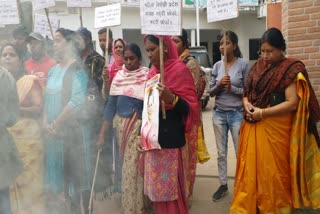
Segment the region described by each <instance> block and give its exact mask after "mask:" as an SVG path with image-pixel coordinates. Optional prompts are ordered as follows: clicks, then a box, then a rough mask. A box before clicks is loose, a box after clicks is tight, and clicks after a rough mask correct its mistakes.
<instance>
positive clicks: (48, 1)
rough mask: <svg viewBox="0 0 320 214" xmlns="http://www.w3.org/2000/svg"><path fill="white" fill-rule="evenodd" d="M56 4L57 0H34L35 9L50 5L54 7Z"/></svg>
mask: <svg viewBox="0 0 320 214" xmlns="http://www.w3.org/2000/svg"><path fill="white" fill-rule="evenodd" d="M55 5H56V2H55V0H33V1H32V7H33V10H34V11H36V10H41V9H45V8H48V7H53V6H55Z"/></svg>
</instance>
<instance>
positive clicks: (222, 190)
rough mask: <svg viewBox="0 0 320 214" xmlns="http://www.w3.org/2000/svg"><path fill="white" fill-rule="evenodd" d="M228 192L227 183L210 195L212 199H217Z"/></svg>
mask: <svg viewBox="0 0 320 214" xmlns="http://www.w3.org/2000/svg"><path fill="white" fill-rule="evenodd" d="M226 193H228V185H227V184H225V185H221V186H220V187H219V189H218V190H217V191H216V192H215V193H214V194H213V195H212V200H213V201H219V200H220V199H221V198H222V197H223V196H225V194H226Z"/></svg>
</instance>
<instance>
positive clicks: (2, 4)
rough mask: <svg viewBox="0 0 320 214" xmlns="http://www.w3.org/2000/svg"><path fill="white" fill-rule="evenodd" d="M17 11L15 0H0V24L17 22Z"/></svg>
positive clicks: (18, 20)
mask: <svg viewBox="0 0 320 214" xmlns="http://www.w3.org/2000/svg"><path fill="white" fill-rule="evenodd" d="M19 23H20V19H19V13H18V7H17V1H16V0H0V24H1V25H10V24H19Z"/></svg>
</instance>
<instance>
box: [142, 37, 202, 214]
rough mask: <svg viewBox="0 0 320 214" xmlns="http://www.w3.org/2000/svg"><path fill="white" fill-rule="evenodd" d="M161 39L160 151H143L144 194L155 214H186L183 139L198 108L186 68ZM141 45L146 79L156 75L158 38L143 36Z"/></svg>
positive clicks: (166, 39)
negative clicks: (149, 65)
mask: <svg viewBox="0 0 320 214" xmlns="http://www.w3.org/2000/svg"><path fill="white" fill-rule="evenodd" d="M163 40H164V56H163V58H164V83H159V84H158V86H157V89H158V90H159V94H160V99H161V100H163V101H164V102H165V111H166V119H163V117H162V116H163V115H162V112H161V110H160V113H159V136H158V141H159V144H160V146H161V149H160V150H150V151H146V152H145V153H144V154H145V163H144V179H145V180H144V192H145V194H146V195H147V196H148V197H149V198H150V200H151V201H152V202H153V207H154V209H155V213H156V214H160V213H161V214H179V213H181V214H187V213H189V211H188V206H187V196H188V191H187V187H186V172H187V168H186V166H187V164H186V163H187V160H188V159H187V158H186V154H187V151H186V146H185V144H186V139H185V135H186V134H187V133H189V132H191V131H192V130H194V129H196V127H197V126H196V124H197V123H198V120H199V110H198V108H199V106H198V101H197V94H196V91H195V86H194V81H193V78H192V75H191V73H190V71H189V69H188V68H187V67H186V66H185V64H184V63H183V62H181V61H180V60H179V59H178V52H177V49H176V47H175V45H174V43H173V41H172V40H171V37H169V36H163ZM144 45H145V48H146V51H147V54H148V57H149V59H150V61H151V63H152V65H153V66H152V68H151V69H150V71H149V74H148V79H150V78H152V77H153V76H154V75H156V74H158V73H159V72H160V52H159V50H160V48H159V37H158V36H154V35H147V36H146V37H145V39H144Z"/></svg>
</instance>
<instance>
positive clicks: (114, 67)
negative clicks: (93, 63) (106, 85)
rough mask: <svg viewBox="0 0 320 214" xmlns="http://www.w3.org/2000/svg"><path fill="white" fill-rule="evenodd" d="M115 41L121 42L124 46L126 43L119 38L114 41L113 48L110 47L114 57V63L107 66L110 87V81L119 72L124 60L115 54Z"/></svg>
mask: <svg viewBox="0 0 320 214" xmlns="http://www.w3.org/2000/svg"><path fill="white" fill-rule="evenodd" d="M117 41H121V42H122V43H123V44H124V46H126V44H127V43H126V41H124V40H123V39H121V38H118V39H116V40H115V41H114V43H113V46H112V53H113V57H114V61H113V62H112V63H111V64H110V65H109V66H108V69H109V78H110V80H109V81H110V85H111V84H112V80H113V78H114V77H115V75H116V74H117V72H118V71H120V70H121V69H122V65H123V64H124V60H123V56H119V55H118V54H117V53H116V50H115V48H114V46H115V44H116V42H117Z"/></svg>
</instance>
